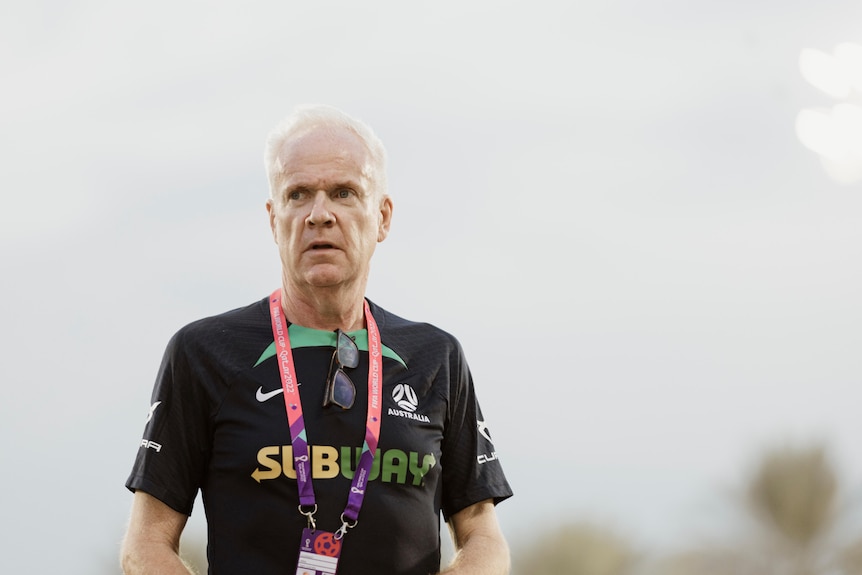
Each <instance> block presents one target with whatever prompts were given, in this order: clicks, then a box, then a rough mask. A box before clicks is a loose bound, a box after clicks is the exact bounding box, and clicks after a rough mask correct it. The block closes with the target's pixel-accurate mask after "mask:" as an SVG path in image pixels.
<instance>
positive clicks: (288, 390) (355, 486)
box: [269, 289, 383, 539]
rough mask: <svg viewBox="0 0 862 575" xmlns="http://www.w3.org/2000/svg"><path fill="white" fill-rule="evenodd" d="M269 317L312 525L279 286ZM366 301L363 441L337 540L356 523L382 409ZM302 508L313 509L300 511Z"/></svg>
mask: <svg viewBox="0 0 862 575" xmlns="http://www.w3.org/2000/svg"><path fill="white" fill-rule="evenodd" d="M269 304H270V308H269V311H270V318H271V320H272V335H273V337H274V338H275V345H276V352H277V353H276V356H277V357H278V371H279V374H280V375H281V387H282V389H284V405H285V409H286V410H287V422H288V424H289V426H290V440H291V444H292V445H293V465H294V468H295V469H296V483H297V488H298V491H299V510H300V513H302V514H303V515H306V516H307V517H308V521H309V524H310V525H311V526H312V527H313V526H314V517H313V515H314V512H315V511H317V504H316V500H315V498H314V488H313V487H312V484H311V461H310V458H309V456H308V438H307V436H306V432H305V421H304V420H303V417H302V402H301V401H300V398H299V388H298V386H297V381H296V379H297V378H296V368H295V367H294V363H293V352H292V351H291V349H290V337H289V336H288V333H287V323H286V322H285V319H284V315H283V313H282V311H281V289H277V290H275V291H274V292H272V295H271V296H270V298H269ZM364 304H365V324H366V326H367V328H368V356H369V357H368V413H367V416H366V419H365V441H364V443H363V445H362V453H361V454H360V456H359V464H358V465H357V466H356V472H355V473H354V474H353V482H352V484H351V486H350V493H349V494H348V497H347V506H346V507H345V508H344V512H343V513H342V514H341V521H342V526H341V528H340V529H339V530H338V532H337V533H336V536H337V537H338V538H339V539H340V538H341V537H343V536H344V534H345V533H346V532H347V529H348V528H350V527H353V526H354V525H356V520H357V518H358V517H359V510H360V508H361V507H362V500H363V498H364V497H365V490H366V489H367V486H368V477H369V475H370V473H371V467H372V465H373V463H374V455H375V453H376V452H377V442H378V440H379V439H380V419H381V417H382V412H383V402H382V401H381V398H380V392H381V389H380V388H381V378H382V376H383V356H382V355H381V353H380V332H379V330H378V329H377V322H375V321H374V316H372V315H371V308H370V307H369V306H368V301H367V300H364ZM303 507H306V508H307V507H311V508H313V509H312V510H311V511H308V512H306V511H303Z"/></svg>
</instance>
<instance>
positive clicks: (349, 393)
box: [332, 369, 356, 409]
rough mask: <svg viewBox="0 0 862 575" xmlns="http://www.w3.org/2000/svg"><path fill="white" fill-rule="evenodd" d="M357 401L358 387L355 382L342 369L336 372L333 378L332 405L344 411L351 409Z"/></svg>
mask: <svg viewBox="0 0 862 575" xmlns="http://www.w3.org/2000/svg"><path fill="white" fill-rule="evenodd" d="M355 399H356V387H354V385H353V382H352V381H350V378H349V377H347V374H346V373H344V372H343V371H341V370H340V369H337V370H335V376H334V377H333V378H332V403H334V404H335V405H337V406H339V407H343V408H344V409H350V408H351V407H353V401H354V400H355Z"/></svg>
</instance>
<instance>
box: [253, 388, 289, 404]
mask: <svg viewBox="0 0 862 575" xmlns="http://www.w3.org/2000/svg"><path fill="white" fill-rule="evenodd" d="M279 393H284V389H282V388H280V387H279V388H278V389H273V390H272V391H266V392H265V391H264V390H263V387H262V386H261V387H258V388H257V393H255V394H254V396H255V397H256V398H257V400H258V401H259V402H261V403H263V402H264V401H266V400H267V399H272V398H273V397H275V396H276V395H278V394H279Z"/></svg>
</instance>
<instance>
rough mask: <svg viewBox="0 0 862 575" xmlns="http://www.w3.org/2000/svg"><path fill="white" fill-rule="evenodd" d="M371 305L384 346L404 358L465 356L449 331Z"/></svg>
mask: <svg viewBox="0 0 862 575" xmlns="http://www.w3.org/2000/svg"><path fill="white" fill-rule="evenodd" d="M369 304H370V306H371V313H372V314H373V315H374V319H375V320H376V321H377V324H378V326H379V327H380V336H381V338H382V340H383V343H384V344H385V345H387V346H388V347H390V348H392V349H394V350H395V351H397V352H398V354H399V355H402V357H405V358H406V357H410V356H416V355H426V354H430V355H435V356H438V357H440V356H441V355H442V356H450V357H460V356H461V355H462V354H463V351H462V348H461V343H460V342H459V341H458V339H457V338H456V337H455V336H454V335H452V334H451V333H449V332H448V331H445V330H443V329H441V328H439V327H437V326H436V325H433V324H430V323H427V322H418V321H413V320H409V319H405V318H403V317H401V316H399V315H396V314H394V313H392V312H390V311H388V310H386V309H384V308H382V307H381V306H379V305H377V304H375V303H374V302H371V301H370V300H369Z"/></svg>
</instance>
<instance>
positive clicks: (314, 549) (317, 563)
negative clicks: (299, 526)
mask: <svg viewBox="0 0 862 575" xmlns="http://www.w3.org/2000/svg"><path fill="white" fill-rule="evenodd" d="M339 555H341V540H340V539H336V538H335V535H334V534H333V533H330V532H328V531H315V530H311V529H303V531H302V543H301V544H300V546H299V561H298V562H297V564H296V575H335V569H336V568H337V567H338V557H339Z"/></svg>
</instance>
